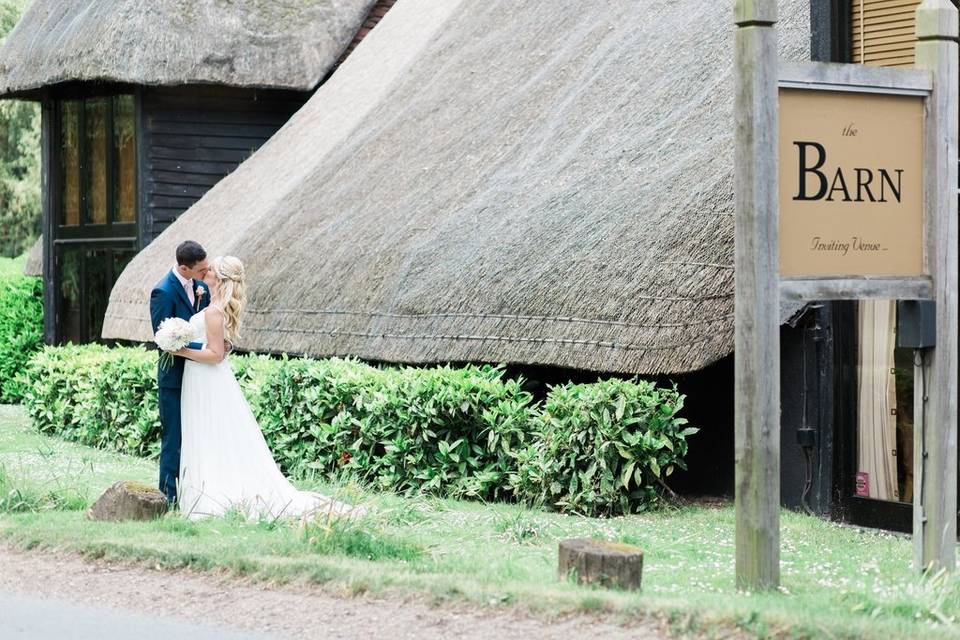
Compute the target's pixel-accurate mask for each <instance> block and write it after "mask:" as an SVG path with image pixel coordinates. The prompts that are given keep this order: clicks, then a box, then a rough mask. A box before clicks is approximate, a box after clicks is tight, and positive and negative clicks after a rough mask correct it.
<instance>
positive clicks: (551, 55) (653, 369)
mask: <svg viewBox="0 0 960 640" xmlns="http://www.w3.org/2000/svg"><path fill="white" fill-rule="evenodd" d="M808 6H809V2H808V1H807V0H784V1H783V2H782V7H781V18H782V21H781V24H780V27H781V29H780V34H781V44H782V47H781V48H782V50H783V54H784V56H785V57H787V58H791V59H805V58H807V57H808V56H809V54H808V51H809V26H808ZM732 31H733V28H732V13H731V8H730V3H728V2H703V1H702V0H644V2H636V1H635V0H611V1H608V2H590V3H584V2H579V1H576V0H528V1H525V2H514V1H513V0H487V1H486V2H473V1H472V0H460V1H454V0H446V1H444V2H432V3H431V2H416V1H413V0H400V2H398V3H397V5H396V6H395V7H394V8H393V9H392V10H391V11H390V13H389V14H387V16H386V17H385V18H384V20H383V22H381V23H380V26H378V27H377V29H375V30H374V31H373V32H372V33H371V34H370V35H369V36H368V37H367V38H366V39H365V40H364V41H363V42H362V43H361V44H360V46H359V47H357V49H356V51H354V53H353V54H352V55H351V56H350V57H349V58H348V59H347V60H346V62H345V63H344V64H343V65H342V66H341V67H340V68H339V69H338V70H337V72H336V73H334V74H333V76H332V77H331V78H330V79H329V80H328V81H327V82H326V83H325V84H324V85H323V86H322V87H321V88H320V89H319V90H318V91H317V93H316V94H315V95H314V97H313V98H312V99H311V100H310V101H309V102H308V103H307V104H306V105H305V106H304V107H303V108H302V109H301V111H300V112H298V113H297V114H296V115H295V116H294V117H293V119H292V120H291V121H290V122H289V123H288V124H287V125H286V126H285V127H284V128H283V129H281V130H280V131H279V132H278V133H277V134H276V135H275V136H274V137H273V138H272V139H271V140H270V141H268V142H267V144H265V145H264V146H263V147H262V148H261V149H260V150H259V151H257V152H256V153H255V154H254V155H253V156H251V158H250V159H249V160H247V161H246V162H245V163H244V164H242V165H241V166H240V167H239V168H238V169H237V170H236V171H235V172H234V173H232V174H231V175H230V176H228V177H227V178H225V179H224V180H223V181H221V182H220V183H219V184H218V185H217V186H215V187H214V188H213V189H211V190H210V191H209V192H208V193H207V194H206V195H205V196H204V197H203V199H201V200H200V201H199V202H198V203H196V204H195V205H194V206H193V207H192V208H191V209H190V210H188V211H187V212H186V213H185V214H184V215H183V216H182V217H181V218H180V219H179V220H178V221H177V222H176V223H175V224H173V225H172V226H171V227H170V228H169V229H168V230H167V231H165V232H164V233H163V234H161V235H160V237H159V238H158V239H157V240H156V241H154V242H153V243H152V244H151V245H150V246H148V247H147V248H146V249H145V250H144V251H143V252H141V253H140V254H139V255H138V256H137V257H136V258H135V259H134V260H133V261H132V262H131V263H130V265H129V266H128V267H127V269H126V270H125V271H124V273H123V274H122V276H121V277H120V279H119V281H118V282H117V285H116V287H115V288H114V293H113V297H112V301H111V303H110V306H109V309H108V311H107V316H106V321H105V323H104V329H103V335H104V337H107V338H126V339H134V340H147V339H149V338H150V324H149V319H148V314H147V298H148V296H149V292H150V287H151V286H152V285H153V284H154V283H155V282H156V281H157V280H158V279H159V278H160V277H162V275H163V274H164V272H165V271H166V269H168V268H169V267H170V266H171V264H172V259H173V251H174V247H175V246H176V245H177V243H179V242H180V241H182V240H184V239H188V238H190V239H195V240H198V241H200V242H201V243H203V244H204V245H205V246H206V247H207V249H208V250H209V252H210V253H211V254H213V255H217V254H233V255H237V256H239V257H240V258H241V259H242V260H243V261H244V262H245V263H246V265H247V274H248V278H249V280H250V304H249V311H248V313H247V316H246V320H245V326H244V331H243V339H242V341H241V346H242V347H243V348H246V349H252V350H257V351H270V352H281V351H286V352H291V353H307V354H313V355H330V354H353V355H357V356H360V357H365V358H371V359H380V360H388V361H395V362H415V363H425V362H436V361H487V362H518V363H538V364H549V365H560V366H568V367H575V368H580V369H589V370H600V371H618V372H642V373H661V372H679V371H686V370H692V369H697V368H700V367H703V366H705V365H707V364H708V363H710V362H713V361H715V360H717V359H719V358H721V357H723V356H725V355H727V354H729V353H730V352H731V351H732V348H733V327H732V325H733V269H732V263H733V198H732V174H733V116H732V84H733V83H732V76H731V64H732V58H733V53H732V43H733V38H732Z"/></svg>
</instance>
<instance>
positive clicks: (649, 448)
mask: <svg viewBox="0 0 960 640" xmlns="http://www.w3.org/2000/svg"><path fill="white" fill-rule="evenodd" d="M683 399H684V397H683V396H682V395H681V394H679V393H678V392H677V390H676V388H673V389H665V388H662V387H657V386H656V385H655V384H654V383H653V382H649V381H646V380H632V381H625V380H603V381H600V382H596V383H593V384H576V385H574V384H564V385H558V386H556V387H553V388H552V389H551V390H550V393H549V394H548V396H547V400H546V403H545V405H544V407H543V410H542V411H540V412H539V413H538V414H537V416H536V418H535V419H534V421H533V433H532V434H531V441H530V444H529V445H527V447H526V448H525V449H524V450H523V451H520V452H518V454H517V471H516V473H515V474H514V475H513V477H512V480H511V482H512V485H513V489H514V491H515V492H516V494H517V496H518V497H520V498H522V499H523V500H525V501H527V502H529V503H534V504H543V505H544V506H548V507H552V508H556V509H559V510H561V511H568V512H575V513H581V514H585V515H591V516H593V515H615V514H622V513H629V512H631V511H634V510H637V509H640V508H645V507H646V506H648V505H650V504H652V503H655V502H656V501H657V498H658V495H659V491H658V488H659V485H660V483H659V482H658V481H659V480H660V478H661V476H668V475H670V474H671V473H672V472H673V470H674V469H675V468H677V467H679V468H685V467H684V462H683V457H684V456H685V455H686V453H687V442H686V437H687V436H689V435H691V434H693V433H696V431H697V429H695V428H692V427H686V428H685V427H684V426H683V425H685V424H686V422H687V421H686V420H685V419H683V418H680V417H678V416H677V413H678V412H679V411H680V409H681V408H683Z"/></svg>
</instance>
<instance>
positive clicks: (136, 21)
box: [0, 0, 374, 96]
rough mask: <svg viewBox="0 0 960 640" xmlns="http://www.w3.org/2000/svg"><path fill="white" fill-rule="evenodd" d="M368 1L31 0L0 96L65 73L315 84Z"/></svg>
mask: <svg viewBox="0 0 960 640" xmlns="http://www.w3.org/2000/svg"><path fill="white" fill-rule="evenodd" d="M373 3H374V0H244V1H243V2H223V1H222V0H147V1H145V0H34V2H33V4H32V5H31V6H30V8H29V9H27V11H26V13H24V15H23V17H22V18H21V19H20V22H19V23H17V26H16V27H15V28H14V30H13V31H12V32H10V35H9V36H8V37H7V40H6V42H5V43H4V45H3V47H2V48H0V96H4V95H7V96H9V95H18V94H23V93H25V92H27V93H28V92H30V91H31V90H35V89H37V88H39V87H43V86H47V85H52V84H57V83H60V82H67V81H72V80H81V81H109V82H122V83H131V84H145V85H179V84H194V83H214V84H223V85H230V86H237V87H263V88H283V89H299V90H310V89H313V88H314V87H315V86H316V85H317V84H318V83H319V82H320V81H321V80H322V79H323V77H324V76H325V75H326V74H327V72H328V71H329V70H330V68H331V67H332V66H333V65H334V64H335V63H336V62H337V60H338V59H339V57H340V54H341V53H343V51H344V49H345V48H346V47H347V46H348V45H349V44H350V41H351V40H352V39H353V37H354V35H355V34H356V32H357V29H359V28H360V25H361V24H363V21H364V20H365V19H366V17H367V11H368V10H369V8H370V6H371V5H372V4H373Z"/></svg>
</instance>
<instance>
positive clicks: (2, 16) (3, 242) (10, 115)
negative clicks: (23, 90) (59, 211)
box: [0, 0, 40, 257]
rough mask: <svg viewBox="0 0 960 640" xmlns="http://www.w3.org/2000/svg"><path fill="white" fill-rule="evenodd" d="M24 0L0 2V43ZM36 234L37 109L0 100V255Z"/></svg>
mask: <svg viewBox="0 0 960 640" xmlns="http://www.w3.org/2000/svg"><path fill="white" fill-rule="evenodd" d="M27 4H28V0H0V42H2V40H4V39H6V36H7V34H8V33H9V32H10V30H12V29H13V27H14V25H16V23H17V20H18V19H19V18H20V15H21V14H22V13H23V10H24V9H25V8H26V6H27ZM39 234H40V109H39V107H38V106H37V105H36V104H35V103H33V102H25V101H22V100H3V101H0V255H4V256H8V257H13V256H18V255H20V254H21V253H23V252H24V251H26V250H27V249H29V248H30V245H31V244H33V241H34V240H36V238H37V236H38V235H39Z"/></svg>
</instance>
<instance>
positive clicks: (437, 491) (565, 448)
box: [25, 345, 695, 515]
mask: <svg viewBox="0 0 960 640" xmlns="http://www.w3.org/2000/svg"><path fill="white" fill-rule="evenodd" d="M231 363H232V366H233V368H234V371H235V372H236V373H237V376H238V378H239V380H240V384H241V387H242V388H243V390H244V393H245V394H246V396H247V398H248V399H249V401H250V405H251V407H252V409H253V411H254V413H255V414H256V415H257V418H258V420H259V422H260V426H261V428H262V429H263V433H264V436H265V438H266V440H267V443H268V444H269V445H270V448H271V450H272V451H273V452H274V455H275V457H276V459H277V462H278V464H279V465H280V466H281V468H282V469H283V470H284V472H285V473H287V474H290V475H292V476H294V477H300V478H303V477H305V476H310V475H319V476H321V477H325V478H331V477H337V476H340V475H341V474H345V475H347V476H350V477H357V478H360V479H362V480H363V481H365V482H366V483H368V484H370V485H372V486H374V487H376V488H379V489H382V490H389V491H397V492H401V493H405V494H410V493H414V492H421V491H423V492H428V493H431V494H434V495H442V496H451V497H470V498H477V499H483V500H512V499H521V500H524V501H526V502H529V503H532V504H542V505H544V506H547V507H549V508H555V509H559V510H563V511H571V512H578V513H585V514H589V515H599V514H613V513H623V512H628V511H635V510H640V509H644V508H646V507H648V506H649V505H650V504H652V503H653V502H654V501H655V500H656V499H657V497H658V495H659V486H658V485H659V483H658V482H657V478H658V476H659V475H669V473H670V471H671V470H672V468H674V467H682V466H683V461H682V458H683V455H684V453H685V452H686V441H685V439H686V436H688V435H690V434H691V433H693V432H694V431H695V430H693V429H689V428H686V429H685V428H683V424H684V420H683V419H682V418H679V417H678V416H677V412H678V411H679V410H680V409H681V407H682V405H683V396H682V395H680V394H678V393H677V391H676V390H675V389H664V388H658V387H656V386H655V385H654V384H653V383H650V382H646V381H623V380H606V381H601V382H598V383H595V384H588V385H561V386H557V387H554V388H552V389H551V390H550V393H549V394H548V397H547V399H546V401H545V403H543V404H539V403H534V402H533V398H532V397H531V395H530V394H529V393H528V392H527V391H525V390H524V389H523V383H522V381H521V380H512V379H504V377H503V371H502V369H500V368H498V367H491V366H466V367H462V368H451V367H434V368H422V369H421V368H413V367H384V368H377V367H372V366H370V365H367V364H364V363H362V362H359V361H357V360H351V359H346V360H344V359H339V358H331V359H326V360H311V359H288V358H282V359H272V358H267V357H265V356H233V357H231ZM26 376H27V378H28V382H29V385H30V389H29V390H28V391H27V393H26V395H25V403H26V405H27V408H28V410H29V412H30V415H31V417H32V419H33V421H34V423H35V425H36V427H37V428H38V429H39V430H40V431H43V432H45V433H49V434H55V435H58V436H61V437H64V438H67V439H69V440H73V441H76V442H81V443H83V444H87V445H91V446H96V447H102V448H107V449H112V450H116V451H121V452H124V453H130V454H134V455H139V456H148V457H154V456H156V455H157V454H158V451H159V445H160V435H159V434H160V425H159V417H158V413H157V406H156V354H155V352H152V351H147V350H144V349H141V348H131V347H126V348H106V347H102V346H95V345H90V346H83V347H74V346H67V347H48V348H45V349H44V350H43V351H42V352H40V353H39V354H37V355H36V356H35V357H34V358H33V360H32V361H31V363H30V366H29V367H28V368H27V374H26Z"/></svg>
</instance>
